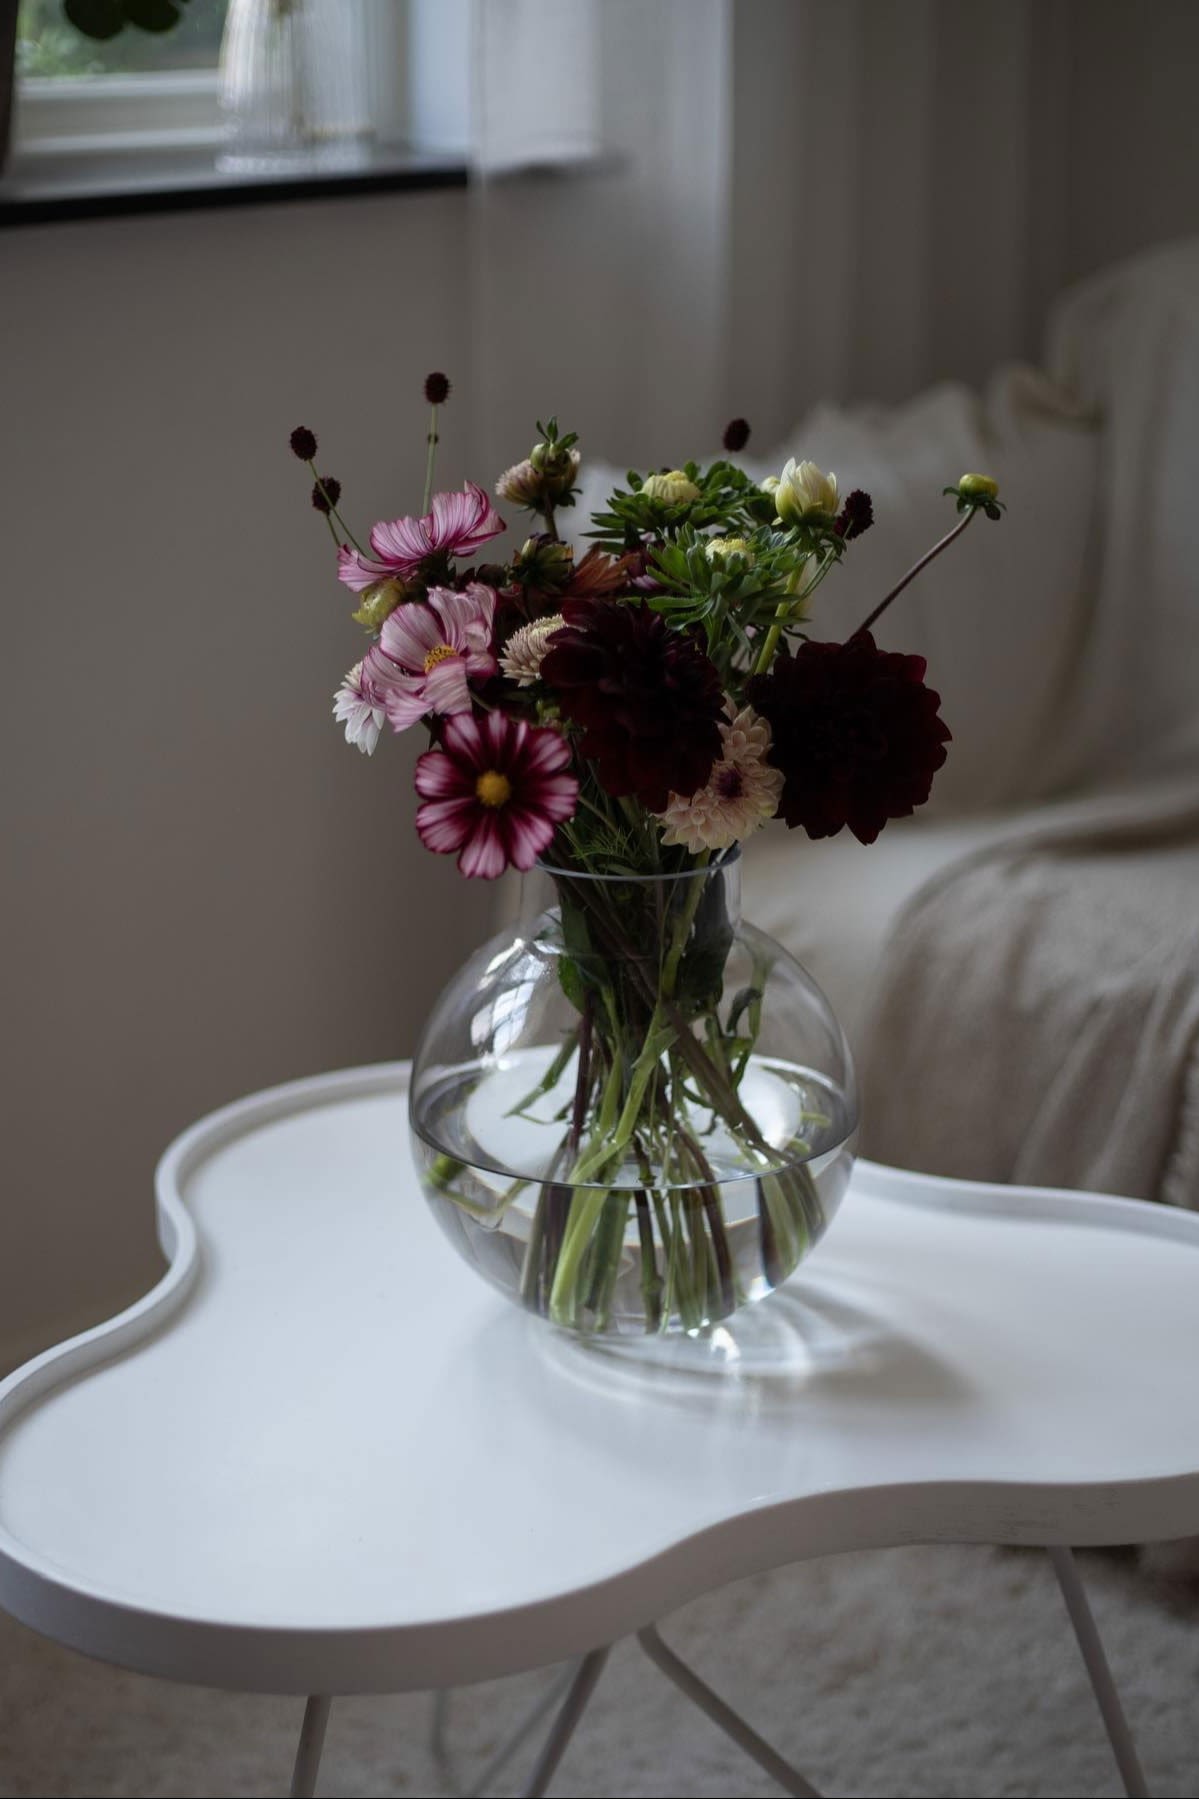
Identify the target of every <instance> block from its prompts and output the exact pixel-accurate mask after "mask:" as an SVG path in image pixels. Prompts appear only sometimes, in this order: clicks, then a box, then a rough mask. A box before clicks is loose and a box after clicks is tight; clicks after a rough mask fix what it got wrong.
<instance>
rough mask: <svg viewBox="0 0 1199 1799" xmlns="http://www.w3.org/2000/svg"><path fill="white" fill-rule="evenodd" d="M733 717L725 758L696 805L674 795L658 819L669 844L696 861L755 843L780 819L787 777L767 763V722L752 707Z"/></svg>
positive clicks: (725, 736) (726, 729)
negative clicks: (767, 825)
mask: <svg viewBox="0 0 1199 1799" xmlns="http://www.w3.org/2000/svg"><path fill="white" fill-rule="evenodd" d="M728 711H729V716H728V719H727V721H726V722H724V723H722V724H721V727H720V736H721V744H722V748H723V754H722V755H721V758H720V760H719V762H717V763H716V764H715V765H714V767H713V769H712V772H711V774H710V775H709V776H708V779H707V782H706V783H705V785H704V786H703V787H701V788H700V789H699V792H698V793H693V794H692V795H691V797H690V799H683V798H681V797H680V795H679V794H677V793H672V794H671V796H670V803H669V805H668V806H667V808H666V810H665V812H660V813H659V814H658V817H659V818H660V819H661V821H662V827H663V829H662V841H663V843H666V844H682V845H684V846H685V847H686V848H687V849H689V850H690V851H691V853H692V855H698V853H699V852H700V851H701V850H727V849H729V848H731V846H732V845H733V844H734V843H741V842H743V841H744V839H745V838H746V837H751V836H752V835H753V833H754V832H755V831H756V830H757V829H758V827H759V825H763V824H765V823H766V820H767V819H768V818H773V817H774V814H775V812H776V810H777V809H778V803H779V796H780V794H781V793H782V791H783V777H782V774H781V773H780V771H779V770H778V769H777V768H772V767H771V765H770V763H769V762H768V761H767V760H766V758H767V756H768V755H769V753H770V726H769V725H768V724H767V723H766V720H765V719H764V718H759V717H758V715H757V713H756V712H755V711H754V710H753V708H752V706H743V707H742V709H741V711H740V712H737V713H734V712H733V711H732V708H731V707H730V708H729V709H728Z"/></svg>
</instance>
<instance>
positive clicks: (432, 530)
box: [337, 481, 506, 593]
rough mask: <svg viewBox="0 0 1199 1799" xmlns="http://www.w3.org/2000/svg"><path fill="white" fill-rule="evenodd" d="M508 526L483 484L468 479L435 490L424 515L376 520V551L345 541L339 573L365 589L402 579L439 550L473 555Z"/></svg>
mask: <svg viewBox="0 0 1199 1799" xmlns="http://www.w3.org/2000/svg"><path fill="white" fill-rule="evenodd" d="M505 529H506V526H505V524H504V521H503V519H502V518H501V517H500V515H499V513H498V512H497V511H496V510H495V508H494V506H493V505H492V504H491V501H490V500H489V499H488V497H487V495H486V494H485V493H484V491H483V489H482V488H481V487H479V486H478V485H477V484H476V483H475V482H474V481H468V482H467V483H466V485H465V486H464V488H463V490H462V492H461V493H437V494H434V495H433V508H432V510H431V511H430V512H426V513H425V515H424V517H423V518H397V519H392V520H391V522H390V523H387V522H386V521H385V522H383V523H380V524H378V525H376V526H375V527H374V529H373V530H372V531H371V535H370V546H371V549H372V550H373V551H374V555H373V556H364V555H363V554H362V553H361V552H360V551H359V550H352V549H350V547H349V545H348V544H343V545H342V546H341V548H340V550H338V552H337V577H338V580H340V581H344V583H345V585H346V586H347V587H350V588H352V589H353V591H354V592H355V593H361V592H362V590H363V588H364V587H369V586H370V585H371V583H372V582H373V581H385V580H387V578H388V577H389V576H392V575H395V576H398V577H399V579H400V580H401V581H402V580H403V579H404V577H405V576H406V575H411V574H412V573H414V571H415V570H416V569H418V568H419V567H420V565H421V563H422V562H424V561H425V559H426V558H427V557H429V556H432V555H434V554H435V553H436V552H437V551H438V550H443V551H445V553H446V554H447V555H449V556H472V555H473V554H474V552H475V551H476V550H478V549H481V548H482V547H483V545H484V544H485V543H489V542H490V540H491V539H492V538H493V537H498V536H499V534H500V532H501V531H503V530H505Z"/></svg>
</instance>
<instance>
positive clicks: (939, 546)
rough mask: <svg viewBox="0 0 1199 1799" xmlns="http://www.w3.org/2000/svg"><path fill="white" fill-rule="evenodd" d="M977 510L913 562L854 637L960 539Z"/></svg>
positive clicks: (971, 512) (975, 507)
mask: <svg viewBox="0 0 1199 1799" xmlns="http://www.w3.org/2000/svg"><path fill="white" fill-rule="evenodd" d="M978 510H979V508H978V507H977V506H972V507H971V508H970V510H969V512H967V513H966V515H965V516H964V517H963V518H960V519H959V520H958V522H957V524H956V525H955V526H954V527H953V530H952V531H947V532H946V533H945V535H944V537H943V538H942V539H941V541H940V542H939V543H935V544H934V545H933V547H932V549H931V550H926V551H925V553H924V555H923V556H922V557H921V558H920V560H919V562H914V563H913V564H912V566H911V568H910V569H909V570H908V572H907V574H906V575H905V576H904V578H903V580H902V581H900V582H898V583H897V584H896V586H894V587H893V588H892V589H891V591H890V593H889V594H888V595H887V596H886V598H885V599H883V600H880V601H879V603H878V605H877V606H876V607H875V608H874V611H873V612H872V613H871V614H870V616H869V618H866V619H863V621H862V623H861V624H860V625H859V626H858V628H857V630H856V631H855V632H854V633H853V635H854V637H860V636H861V635H862V632H863V631H868V630H869V629H870V627H871V625H872V624H873V623H874V622H875V620H876V619H878V618H881V617H882V615H883V613H884V612H885V611H886V610H887V607H888V606H889V605H890V604H891V601H892V600H895V599H898V598H899V595H900V594H901V593H902V592H903V590H904V588H905V587H906V586H907V585H908V582H909V581H914V580H915V579H916V576H917V575H918V574H919V573H920V571H921V569H922V568H927V567H928V565H929V563H930V562H931V561H932V560H933V558H934V557H935V556H939V555H940V554H941V551H942V550H947V549H948V548H949V546H950V544H951V543H952V542H953V540H954V538H955V537H960V536H961V535H962V532H963V531H964V530H965V529H966V526H967V525H968V524H969V523H970V521H971V519H972V518H973V517H974V514H975V513H976V512H977V511H978Z"/></svg>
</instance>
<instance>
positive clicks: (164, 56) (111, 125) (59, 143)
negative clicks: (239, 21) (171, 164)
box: [16, 0, 228, 151]
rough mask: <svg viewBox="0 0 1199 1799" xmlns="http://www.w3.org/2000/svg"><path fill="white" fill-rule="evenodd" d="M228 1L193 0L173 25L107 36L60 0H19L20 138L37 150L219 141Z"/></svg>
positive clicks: (128, 28) (24, 145)
mask: <svg viewBox="0 0 1199 1799" xmlns="http://www.w3.org/2000/svg"><path fill="white" fill-rule="evenodd" d="M227 10H228V0H190V4H189V5H188V6H187V8H186V9H185V12H184V15H183V17H182V18H181V19H180V22H179V24H178V25H177V26H175V28H174V29H173V30H172V31H169V32H151V31H140V30H138V29H137V27H136V26H132V25H129V26H126V27H125V29H124V30H123V31H121V32H119V33H118V35H117V36H116V37H112V38H107V39H105V40H103V41H100V40H97V39H94V38H88V37H84V36H83V34H82V33H81V32H79V31H77V30H76V29H75V27H74V26H73V25H71V24H70V23H69V22H68V20H67V18H66V17H65V15H64V13H63V10H62V0H20V7H19V9H18V13H17V56H16V75H17V120H16V131H17V141H18V143H19V144H20V146H21V147H22V148H23V149H31V150H46V151H55V150H66V149H73V150H77V151H86V150H89V149H96V148H100V147H104V148H117V147H120V146H122V145H125V144H128V143H131V142H132V141H133V140H136V141H138V142H139V143H141V144H142V145H145V144H146V143H147V142H150V143H154V142H158V143H167V142H169V143H172V144H177V145H186V144H188V143H195V144H202V143H205V142H210V141H212V140H213V139H214V138H215V136H216V133H217V129H218V123H219V120H218V113H217V59H218V57H219V55H220V46H221V33H222V31H223V30H224V26H225V14H226V12H227Z"/></svg>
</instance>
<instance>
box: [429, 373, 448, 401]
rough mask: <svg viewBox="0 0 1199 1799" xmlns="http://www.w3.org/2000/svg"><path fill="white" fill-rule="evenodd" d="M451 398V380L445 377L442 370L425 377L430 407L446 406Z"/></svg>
mask: <svg viewBox="0 0 1199 1799" xmlns="http://www.w3.org/2000/svg"><path fill="white" fill-rule="evenodd" d="M449 397H450V378H449V376H448V375H443V374H442V372H441V370H440V369H434V370H433V373H432V374H431V375H426V376H425V398H426V400H428V402H429V404H430V406H444V405H445V403H446V401H447V400H448V399H449Z"/></svg>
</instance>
